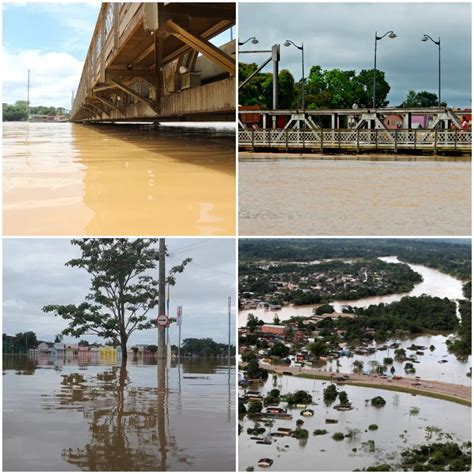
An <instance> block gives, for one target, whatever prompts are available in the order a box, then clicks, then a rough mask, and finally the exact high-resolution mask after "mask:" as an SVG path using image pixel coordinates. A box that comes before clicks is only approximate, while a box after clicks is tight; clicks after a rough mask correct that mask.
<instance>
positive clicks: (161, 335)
mask: <svg viewBox="0 0 474 474" xmlns="http://www.w3.org/2000/svg"><path fill="white" fill-rule="evenodd" d="M159 254H160V260H159V287H158V291H159V294H158V317H160V316H162V315H165V314H166V266H165V258H166V256H165V239H163V238H161V239H160V251H159ZM157 326H158V352H157V357H158V359H166V326H164V325H161V324H157Z"/></svg>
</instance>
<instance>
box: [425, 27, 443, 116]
mask: <svg viewBox="0 0 474 474" xmlns="http://www.w3.org/2000/svg"><path fill="white" fill-rule="evenodd" d="M428 40H431V41H432V42H433V43H434V44H435V45H436V46H438V107H439V106H440V105H441V37H438V41H435V40H434V39H433V38H432V37H431V36H430V35H427V34H426V33H424V34H423V38H421V41H428Z"/></svg>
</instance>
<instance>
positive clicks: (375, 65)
mask: <svg viewBox="0 0 474 474" xmlns="http://www.w3.org/2000/svg"><path fill="white" fill-rule="evenodd" d="M386 36H388V37H389V38H390V39H395V38H396V37H397V35H396V34H395V33H394V32H393V31H392V30H390V31H387V33H385V34H384V35H382V36H377V32H375V48H374V85H373V91H372V108H373V109H375V87H376V85H377V77H376V75H377V41H380V40H381V39H383V38H385V37H386Z"/></svg>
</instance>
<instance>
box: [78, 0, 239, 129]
mask: <svg viewBox="0 0 474 474" xmlns="http://www.w3.org/2000/svg"><path fill="white" fill-rule="evenodd" d="M234 24H235V3H103V4H102V7H101V10H100V13H99V18H98V20H97V24H96V27H95V30H94V34H93V37H92V41H91V44H90V47H89V51H88V54H87V57H86V59H85V63H84V69H83V71H82V76H81V80H80V83H79V86H78V89H77V92H76V96H75V98H74V101H73V106H72V112H71V120H72V121H73V122H97V121H158V120H160V121H161V120H204V121H206V120H213V121H215V120H229V121H233V120H235V84H236V83H235V73H236V66H235V42H234V41H230V42H228V43H226V44H224V45H220V47H217V46H216V45H215V44H213V43H212V42H211V40H212V38H214V37H216V36H217V35H219V34H220V33H222V32H224V31H226V30H229V29H230V28H231V27H232V26H233V25H234ZM229 39H230V35H229Z"/></svg>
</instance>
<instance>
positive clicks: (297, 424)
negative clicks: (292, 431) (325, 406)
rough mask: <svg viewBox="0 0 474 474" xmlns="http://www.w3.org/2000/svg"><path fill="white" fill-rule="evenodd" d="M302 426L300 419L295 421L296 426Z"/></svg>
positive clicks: (302, 421) (302, 422)
mask: <svg viewBox="0 0 474 474" xmlns="http://www.w3.org/2000/svg"><path fill="white" fill-rule="evenodd" d="M303 424H304V420H302V419H301V418H300V419H298V420H296V426H298V427H300V426H302V425H303Z"/></svg>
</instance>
